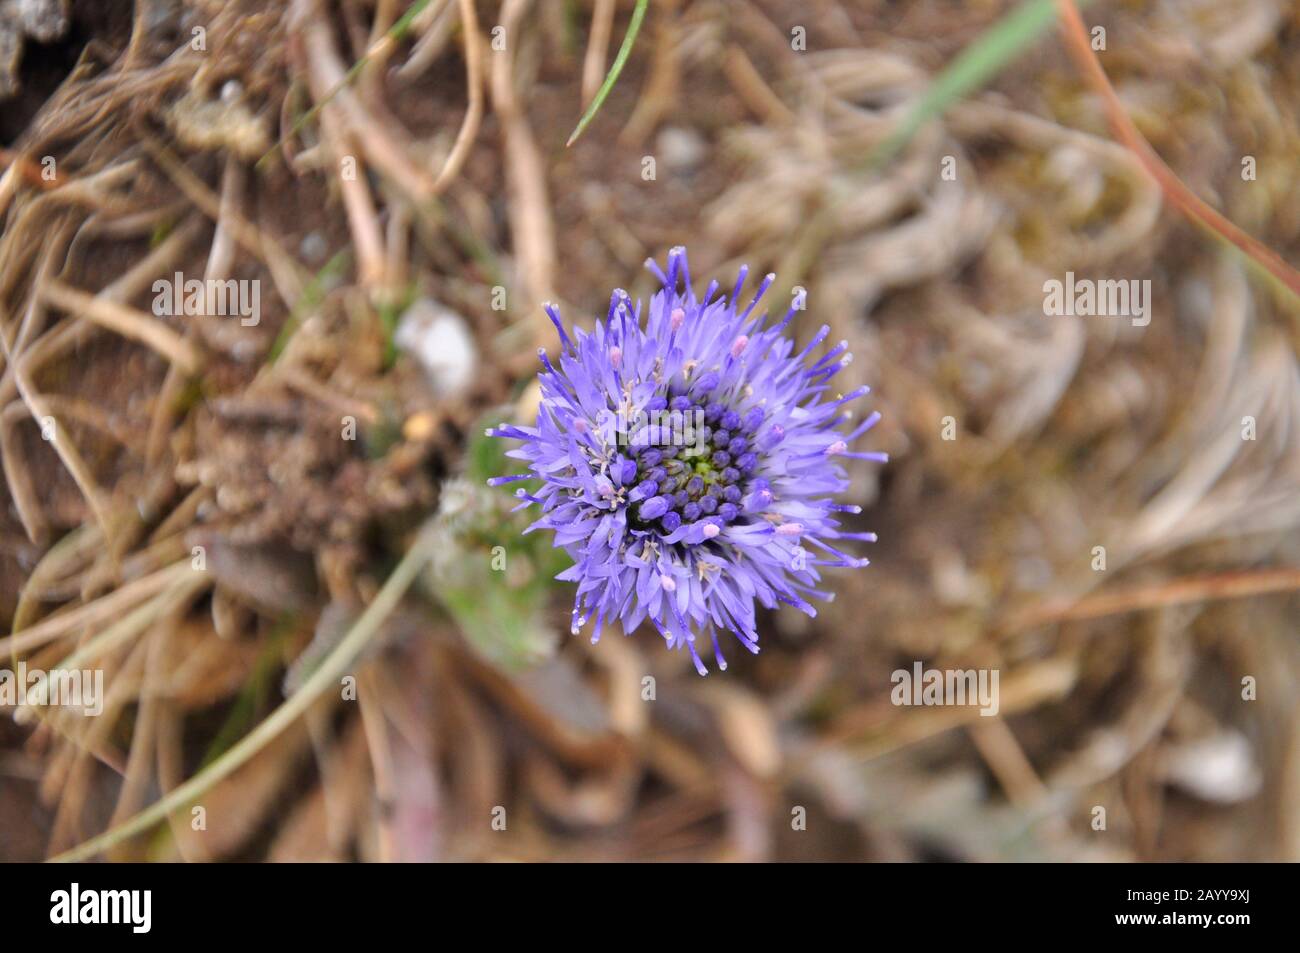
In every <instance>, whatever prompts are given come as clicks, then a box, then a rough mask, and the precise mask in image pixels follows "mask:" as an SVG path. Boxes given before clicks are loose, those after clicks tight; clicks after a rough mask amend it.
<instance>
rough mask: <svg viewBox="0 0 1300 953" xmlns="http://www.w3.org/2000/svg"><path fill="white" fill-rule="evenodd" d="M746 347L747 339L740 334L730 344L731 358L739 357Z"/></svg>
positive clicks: (747, 344)
mask: <svg viewBox="0 0 1300 953" xmlns="http://www.w3.org/2000/svg"><path fill="white" fill-rule="evenodd" d="M748 346H749V338H748V337H746V336H745V335H743V334H742V335H741V336H740V337H738V338H736V340H734V341H732V342H731V356H732V357H740V355H741V354H743V353H744V352H745V348H746V347H748Z"/></svg>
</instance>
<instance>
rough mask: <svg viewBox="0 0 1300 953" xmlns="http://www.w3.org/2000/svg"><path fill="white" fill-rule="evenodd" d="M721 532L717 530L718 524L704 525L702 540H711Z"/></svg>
mask: <svg viewBox="0 0 1300 953" xmlns="http://www.w3.org/2000/svg"><path fill="white" fill-rule="evenodd" d="M721 532H722V530H720V529H718V524H717V523H705V524H704V538H705V539H712V538H713V537H715V536H717V535H718V534H719V533H721Z"/></svg>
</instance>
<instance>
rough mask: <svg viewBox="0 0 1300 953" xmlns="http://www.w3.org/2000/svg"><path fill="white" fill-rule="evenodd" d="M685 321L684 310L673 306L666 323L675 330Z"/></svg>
mask: <svg viewBox="0 0 1300 953" xmlns="http://www.w3.org/2000/svg"><path fill="white" fill-rule="evenodd" d="M685 321H686V312H685V311H683V310H682V309H681V308H673V313H672V314H670V315H669V316H668V323H669V324H670V325H672V329H673V330H674V331H676V330H677V329H678V328H680V327H681V326H682V324H683V323H684V322H685Z"/></svg>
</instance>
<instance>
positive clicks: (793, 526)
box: [776, 523, 803, 536]
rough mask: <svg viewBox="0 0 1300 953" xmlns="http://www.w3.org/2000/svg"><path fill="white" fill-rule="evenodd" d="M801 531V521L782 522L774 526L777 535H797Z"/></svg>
mask: <svg viewBox="0 0 1300 953" xmlns="http://www.w3.org/2000/svg"><path fill="white" fill-rule="evenodd" d="M802 533H803V523H782V524H781V525H780V526H778V527H777V528H776V534H777V535H778V536H799V535H801V534H802Z"/></svg>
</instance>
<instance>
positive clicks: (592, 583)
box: [488, 248, 887, 675]
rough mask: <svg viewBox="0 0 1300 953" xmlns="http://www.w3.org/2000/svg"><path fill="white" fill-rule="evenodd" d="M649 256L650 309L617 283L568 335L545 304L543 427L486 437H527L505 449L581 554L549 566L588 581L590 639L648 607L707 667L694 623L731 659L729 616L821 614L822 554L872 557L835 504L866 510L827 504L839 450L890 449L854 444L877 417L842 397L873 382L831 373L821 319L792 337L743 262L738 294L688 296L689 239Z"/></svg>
mask: <svg viewBox="0 0 1300 953" xmlns="http://www.w3.org/2000/svg"><path fill="white" fill-rule="evenodd" d="M646 264H647V267H649V268H650V270H651V271H653V272H654V273H655V275H656V277H658V278H659V280H660V281H661V282H662V283H663V289H662V290H660V291H658V292H656V293H655V295H654V297H653V298H652V299H651V301H650V307H649V309H648V313H646V314H644V315H643V314H642V309H641V302H639V301H638V302H636V304H635V305H633V303H632V301H631V300H630V299H629V298H628V296H627V294H626V293H625V292H623V291H621V290H620V291H615V292H614V294H613V297H612V299H611V301H610V306H609V313H608V315H607V316H606V317H605V319H604V320H603V321H600V322H598V323H597V325H596V328H595V330H593V331H592V332H591V333H587V332H584V331H581V330H575V331H574V333H573V335H572V336H570V335H569V334H567V333H566V332H565V329H564V325H563V323H562V322H561V320H560V316H559V314H558V312H557V311H556V310H555V308H554V307H552V306H550V305H548V306H547V308H546V310H547V313H548V314H549V315H550V318H551V320H552V321H553V322H554V323H555V326H556V328H557V330H558V331H559V335H560V343H561V348H560V354H559V359H558V361H557V362H554V363H553V362H552V360H551V359H550V357H548V356H547V354H546V352H545V351H542V352H541V358H542V365H543V370H542V372H541V374H540V380H541V389H542V400H541V405H540V407H539V409H538V414H537V425H536V426H534V427H516V426H507V425H505V424H503V425H501V426H500V427H497V428H494V429H492V430H489V431H488V434H489V435H490V436H496V437H508V438H512V439H515V440H520V441H522V442H523V445H522V446H521V447H518V448H516V449H514V450H512V451H511V452H510V454H509V455H510V456H511V457H514V458H516V459H520V460H523V461H525V462H526V463H527V464H528V466H529V469H530V471H531V472H530V473H529V474H527V475H528V476H530V477H536V478H539V479H540V480H541V481H542V486H541V489H539V490H537V491H536V493H529V492H527V491H525V490H518V491H516V494H517V496H518V497H519V498H520V500H521V503H520V507H523V506H528V505H530V504H533V503H536V504H538V505H540V506H541V508H542V517H541V518H540V519H539V520H537V521H536V522H535V523H534V524H533V525H532V526H531V527H529V531H530V532H531V531H532V530H534V529H548V530H551V531H552V532H553V533H554V534H555V545H556V546H561V547H563V548H564V549H565V550H567V551H568V553H569V555H570V556H572V557H573V560H574V565H573V566H572V567H571V568H570V569H567V570H565V571H564V572H563V573H561V574H560V575H559V576H558V577H557V578H559V579H562V580H565V581H567V582H574V583H577V586H578V590H577V596H576V599H575V602H574V608H573V631H574V633H575V634H576V633H577V632H578V631H579V629H581V628H582V626H584V625H586V624H587V622H588V621H589V620H591V619H592V618H593V617H594V619H595V627H594V634H593V635H592V641H593V642H595V641H597V640H598V639H599V638H600V633H601V629H602V628H603V626H604V625H605V623H606V622H610V623H612V622H613V621H614V620H617V621H618V622H619V623H620V624H621V625H622V628H623V631H624V633H625V634H631V633H632V632H633V631H634V630H635V629H636V628H637V626H639V625H640V624H641V623H642V622H643V621H644V620H646V619H649V620H650V621H651V622H652V623H653V624H654V625H655V627H656V628H657V629H658V630H659V632H660V634H661V635H663V637H664V638H665V639H666V640H667V641H668V645H669V648H673V649H678V648H681V647H682V646H685V647H686V648H687V649H688V650H689V651H690V653H691V657H692V659H693V660H694V663H695V667H696V669H697V670H698V671H699V672H700V674H701V675H704V674H706V673H707V669H706V668H705V666H704V663H703V662H702V661H701V660H700V655H699V651H698V650H697V646H696V642H697V640H698V638H699V637H700V636H702V635H704V634H705V633H707V634H708V636H709V638H710V640H711V641H712V643H713V650H714V656H715V658H716V659H717V662H718V666H719V667H720V668H722V669H725V668H726V667H727V663H726V661H725V660H724V659H723V657H722V652H721V649H720V648H719V646H718V635H717V634H718V632H719V630H721V631H725V632H730V633H732V634H733V635H734V636H735V637H736V638H737V639H738V640H739V641H740V643H741V644H742V645H744V646H745V648H747V649H749V650H750V651H751V652H757V651H758V631H757V629H756V628H755V626H754V603H755V602H758V603H760V604H761V605H763V606H764V607H765V608H768V609H771V608H775V607H776V606H777V604H778V603H785V604H786V605H791V606H795V607H796V608H799V609H801V610H803V611H804V612H806V613H808V614H809V615H816V614H817V613H816V610H815V609H814V608H813V606H812V605H811V604H810V603H809V601H808V597H813V598H819V599H825V600H829V599H831V598H832V595H831V594H830V593H827V592H822V591H819V590H818V589H817V588H816V585H817V583H818V582H819V580H820V578H821V577H820V575H819V573H818V567H821V566H842V567H847V568H857V567H860V566H865V565H866V564H867V560H866V559H859V558H856V557H854V556H851V555H849V554H847V553H845V552H843V551H841V549H839V548H838V547H839V546H840V545H842V543H841V542H840V541H841V540H855V541H868V542H870V541H874V540H875V534H873V533H854V532H845V531H843V530H841V528H840V523H839V521H838V520H837V519H836V518H835V517H836V515H837V514H838V513H844V512H847V513H857V512H860V508H859V507H857V506H853V505H847V504H841V503H837V502H835V499H834V498H835V495H836V494H838V493H842V492H843V491H844V490H845V489H847V487H848V480H847V479H846V477H845V474H844V470H843V468H842V467H841V465H840V462H839V460H837V458H844V457H852V458H857V459H866V460H876V461H879V462H884V461H885V460H886V459H887V458H886V456H885V454H883V453H859V452H853V451H852V450H851V449H850V447H851V446H852V444H853V443H854V441H855V440H857V438H858V437H860V436H862V435H863V434H864V433H866V432H867V431H868V430H870V429H871V428H872V427H873V426H874V425H875V424H876V422H877V421H878V420H879V419H880V415H879V414H878V413H873V414H871V416H869V417H867V418H866V419H865V420H863V421H862V422H861V423H859V424H857V425H856V426H851V425H850V419H851V418H850V414H849V413H847V412H846V410H845V408H844V405H845V404H846V403H848V402H850V401H852V400H854V399H856V398H858V397H861V396H864V395H865V394H866V393H867V392H868V388H865V387H863V388H859V389H858V390H855V391H853V392H851V393H849V394H845V395H837V394H836V392H835V391H834V389H833V388H832V386H831V384H830V381H831V379H832V378H833V377H834V376H835V374H836V373H837V372H838V371H839V370H840V369H841V368H842V367H843V366H844V365H846V364H847V363H848V361H849V356H848V355H847V354H846V353H845V349H846V346H847V344H846V343H844V342H842V343H841V344H839V345H838V346H837V347H834V348H832V349H830V350H829V351H827V352H826V353H825V354H823V355H822V356H821V357H820V358H818V359H814V358H813V357H812V356H811V355H812V352H813V350H814V349H816V348H817V347H819V346H820V345H821V344H822V342H823V341H824V340H825V339H826V336H827V335H828V334H829V333H830V329H829V328H827V327H823V328H822V329H821V330H820V331H819V332H818V333H817V335H816V336H815V337H814V338H813V340H812V341H811V342H810V343H809V344H808V346H807V347H805V348H804V349H802V350H800V351H797V352H796V350H795V347H794V342H793V340H791V338H789V337H787V336H786V328H787V326H788V325H789V324H790V322H791V321H792V320H793V318H794V316H795V313H796V311H795V309H794V308H793V307H792V308H791V309H790V311H789V312H788V313H787V314H786V316H785V318H784V320H782V321H781V322H779V323H776V324H770V323H769V322H768V316H766V315H764V316H762V317H759V316H757V315H754V314H753V312H754V309H755V308H756V307H757V305H758V302H759V300H760V299H761V298H762V296H763V294H764V292H766V291H767V289H768V287H770V285H771V284H772V281H773V280H774V277H775V276H773V275H768V276H767V277H766V278H764V279H763V281H762V283H761V284H760V285H759V288H758V291H757V293H756V294H755V295H754V297H753V299H752V300H751V301H750V302H749V303H748V304H747V305H745V306H744V307H743V309H742V308H741V301H740V292H741V288H742V287H743V286H744V283H745V276H746V269H743V268H742V269H741V273H740V277H739V279H738V280H737V281H736V285H735V288H734V289H733V290H732V293H731V296H730V297H727V296H726V295H717V283H716V282H715V283H713V284H711V285H710V286H709V288H708V290H707V291H706V292H705V293H704V297H703V298H696V296H695V293H694V292H693V291H692V289H691V285H690V273H689V271H688V269H687V265H686V251H685V249H682V248H674V249H673V250H672V251H670V252H669V253H668V268H667V273H665V272H663V271H661V270H660V269H659V266H658V265H657V264H656V263H655V262H654V261H649V262H647V263H646ZM516 479H519V477H502V478H499V479H498V480H493V481H491V482H493V483H504V482H509V481H511V480H516Z"/></svg>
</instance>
